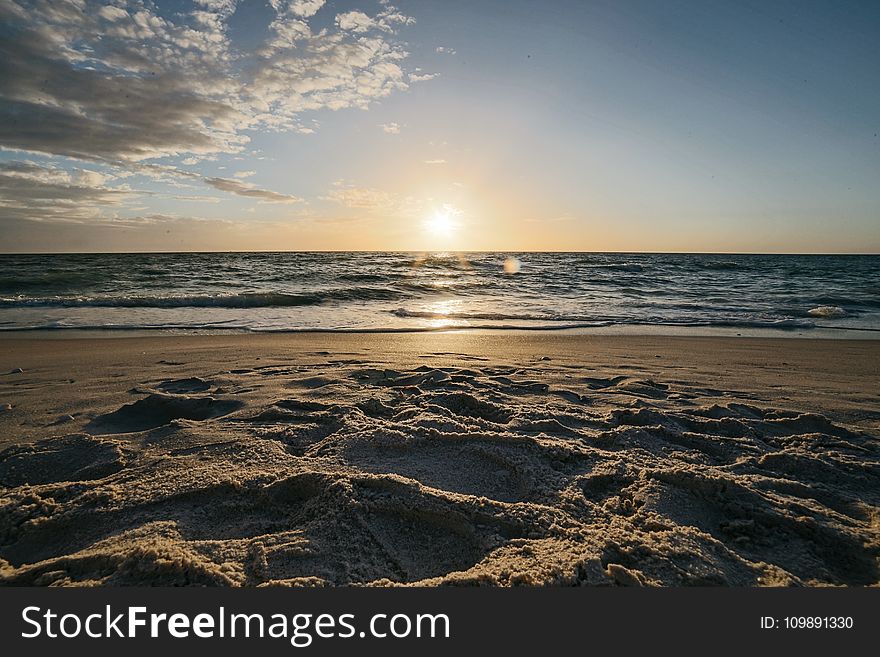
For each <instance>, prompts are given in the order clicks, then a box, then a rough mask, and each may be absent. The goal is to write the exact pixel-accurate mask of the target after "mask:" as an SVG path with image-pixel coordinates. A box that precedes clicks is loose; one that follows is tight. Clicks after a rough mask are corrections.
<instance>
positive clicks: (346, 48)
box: [0, 0, 413, 202]
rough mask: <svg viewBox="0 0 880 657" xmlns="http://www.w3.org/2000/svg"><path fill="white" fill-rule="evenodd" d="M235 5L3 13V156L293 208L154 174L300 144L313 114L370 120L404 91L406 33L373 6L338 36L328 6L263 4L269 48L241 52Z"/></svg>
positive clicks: (135, 1)
mask: <svg viewBox="0 0 880 657" xmlns="http://www.w3.org/2000/svg"><path fill="white" fill-rule="evenodd" d="M237 4H238V3H237V0H196V2H195V3H194V6H193V8H192V9H191V10H190V11H188V12H187V11H180V12H168V13H162V14H160V13H158V11H157V8H156V5H155V4H154V3H153V2H152V1H150V0H116V1H115V2H114V3H113V5H109V4H107V3H106V2H98V1H97V0H75V2H73V1H72V2H67V3H61V2H58V3H47V2H46V1H45V0H16V2H12V1H11V0H0V23H2V24H4V26H6V27H7V28H8V29H7V31H6V33H5V34H4V37H3V42H2V50H3V56H2V57H0V148H6V149H9V150H18V151H26V152H33V153H41V154H44V155H48V156H50V157H54V158H57V160H56V161H57V162H59V163H60V162H66V161H67V160H65V158H74V159H78V160H87V161H92V162H100V163H102V164H105V165H110V166H113V167H117V170H118V171H119V172H120V173H123V172H128V173H129V174H130V173H132V172H137V173H138V174H141V175H149V176H151V177H153V178H154V179H156V180H161V181H162V182H163V183H166V184H177V185H182V184H185V183H183V182H177V183H174V182H173V179H174V178H178V179H179V180H183V181H186V180H189V181H193V182H194V181H196V180H201V181H202V182H206V183H207V184H209V185H211V186H213V187H215V188H217V189H224V190H225V191H228V192H229V193H233V194H240V195H245V196H251V197H255V198H261V199H262V200H266V201H269V200H273V201H276V202H291V199H295V197H292V196H289V195H286V194H280V193H277V192H272V191H269V190H259V189H255V188H251V187H249V186H242V183H240V182H239V183H238V186H236V185H229V184H226V183H222V182H220V183H218V182H217V181H222V180H225V179H205V178H202V177H201V176H199V175H195V174H192V175H190V174H187V173H186V172H184V171H182V170H180V169H178V168H176V167H174V166H164V165H162V166H159V165H156V166H154V164H155V163H156V161H157V160H158V161H161V162H168V161H177V162H180V163H182V164H184V165H189V166H192V165H195V164H198V163H199V162H201V161H203V160H205V159H211V158H214V157H216V156H217V154H221V153H226V154H233V153H244V152H246V151H247V150H248V144H249V141H250V135H251V134H252V133H254V132H264V133H266V132H279V131H290V132H299V133H305V134H307V133H309V132H312V131H314V130H315V128H316V126H317V125H318V124H317V122H316V121H314V120H313V119H312V118H311V117H309V118H304V115H305V114H306V113H308V112H314V111H317V110H327V109H329V110H340V109H345V108H359V109H366V108H368V107H369V106H370V105H371V104H372V103H374V102H376V101H378V100H380V99H382V98H385V97H387V96H389V95H390V94H392V93H394V92H395V91H399V90H403V89H406V88H407V86H408V84H409V82H410V81H411V79H410V78H409V75H408V71H406V70H405V69H404V67H403V62H404V60H405V59H406V57H407V53H406V51H405V50H404V48H403V44H402V43H400V42H398V41H397V39H396V32H397V29H398V28H399V27H400V26H403V25H408V24H410V23H412V22H413V21H412V19H410V18H409V17H407V16H405V15H403V14H401V13H400V12H399V11H398V10H397V9H396V8H395V7H393V6H392V5H391V4H389V3H388V2H382V3H380V4H381V8H380V11H379V13H378V14H376V15H375V16H373V17H371V16H368V15H367V14H365V13H364V12H359V11H351V12H347V13H345V14H340V15H339V16H337V24H338V26H339V29H337V28H336V27H334V26H330V27H322V28H321V29H320V30H318V31H313V30H312V28H311V27H310V25H309V24H308V22H307V20H308V19H310V18H311V17H312V16H314V15H315V14H316V13H317V12H318V11H319V10H321V8H322V7H323V6H324V4H325V2H324V0H272V2H271V4H272V6H273V7H274V9H275V14H274V18H272V19H271V22H270V24H269V25H267V26H266V28H267V38H266V39H265V42H264V43H263V44H262V45H261V46H260V47H258V48H253V47H252V45H251V44H248V46H247V47H246V48H239V47H238V46H237V43H236V42H235V41H234V39H233V37H232V36H231V35H230V31H229V30H228V29H227V28H228V23H229V19H230V18H231V16H232V15H233V13H234V12H235V9H236V6H237ZM160 158H163V159H161V160H160ZM65 166H67V165H65ZM211 181H213V182H211ZM230 182H232V183H236V182H237V181H235V180H232V181H230Z"/></svg>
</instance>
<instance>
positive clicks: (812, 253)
mask: <svg viewBox="0 0 880 657" xmlns="http://www.w3.org/2000/svg"><path fill="white" fill-rule="evenodd" d="M187 253H191V254H202V255H213V254H221V253H228V254H244V253H266V254H268V253H273V254H275V253H415V254H420V253H421V254H424V253H430V254H441V253H506V254H517V253H541V254H544V253H547V254H577V253H585V254H587V253H588V254H618V255H727V256H762V255H763V256H774V255H775V256H880V251H870V252H858V251H615V250H607V251H601V250H586V249H584V250H537V249H438V250H430V249H302V250H295V249H281V250H274V249H251V250H242V251H239V250H235V249H229V250H223V251H218V250H204V251H200V250H186V251H174V250H168V251H0V256H43V255H183V254H187Z"/></svg>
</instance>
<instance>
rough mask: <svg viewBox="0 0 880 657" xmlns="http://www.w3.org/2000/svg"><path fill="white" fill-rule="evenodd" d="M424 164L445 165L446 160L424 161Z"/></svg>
mask: <svg viewBox="0 0 880 657" xmlns="http://www.w3.org/2000/svg"><path fill="white" fill-rule="evenodd" d="M425 164H446V160H425Z"/></svg>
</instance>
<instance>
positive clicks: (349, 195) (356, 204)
mask: <svg viewBox="0 0 880 657" xmlns="http://www.w3.org/2000/svg"><path fill="white" fill-rule="evenodd" d="M322 198H323V200H326V201H333V202H335V203H339V204H340V205H344V206H345V207H347V208H354V209H358V210H371V211H379V210H385V211H389V210H392V209H393V208H394V207H395V206H396V205H397V202H398V199H397V197H396V196H395V195H394V194H391V193H389V192H384V191H382V190H379V189H373V188H371V187H356V186H352V185H346V184H345V183H344V182H342V181H337V182H336V183H334V184H333V189H331V190H330V193H329V194H327V196H324V197H322Z"/></svg>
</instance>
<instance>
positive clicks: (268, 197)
mask: <svg viewBox="0 0 880 657" xmlns="http://www.w3.org/2000/svg"><path fill="white" fill-rule="evenodd" d="M204 182H205V183H206V184H208V185H210V186H211V187H213V188H214V189H219V190H220V191H223V192H229V193H231V194H237V195H238V196H247V197H249V198H256V199H260V201H261V202H262V203H298V202H300V201H302V199H301V198H298V197H296V196H289V195H288V194H279V193H278V192H273V191H270V190H268V189H259V188H257V187H254V186H253V185H251V184H249V183H244V182H241V181H240V180H230V179H229V178H204Z"/></svg>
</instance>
